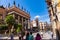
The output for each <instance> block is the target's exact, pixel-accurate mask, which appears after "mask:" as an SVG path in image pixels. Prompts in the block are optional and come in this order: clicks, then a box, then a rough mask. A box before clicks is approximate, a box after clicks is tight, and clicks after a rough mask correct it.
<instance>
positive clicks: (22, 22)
mask: <svg viewBox="0 0 60 40" xmlns="http://www.w3.org/2000/svg"><path fill="white" fill-rule="evenodd" d="M22 27H23V17H22Z"/></svg>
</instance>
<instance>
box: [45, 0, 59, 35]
mask: <svg viewBox="0 0 60 40" xmlns="http://www.w3.org/2000/svg"><path fill="white" fill-rule="evenodd" d="M46 2H47V5H48V12H49V17H50V21H51V26H52V28H53V33H54V34H56V29H58V30H59V29H60V0H46Z"/></svg>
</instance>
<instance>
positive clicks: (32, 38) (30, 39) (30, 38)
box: [29, 32, 34, 40]
mask: <svg viewBox="0 0 60 40" xmlns="http://www.w3.org/2000/svg"><path fill="white" fill-rule="evenodd" d="M29 40H34V37H33V35H32V32H30V35H29Z"/></svg>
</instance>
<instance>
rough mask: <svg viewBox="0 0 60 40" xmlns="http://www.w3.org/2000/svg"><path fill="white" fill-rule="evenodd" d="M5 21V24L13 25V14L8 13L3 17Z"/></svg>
mask: <svg viewBox="0 0 60 40" xmlns="http://www.w3.org/2000/svg"><path fill="white" fill-rule="evenodd" d="M5 21H6V23H7V24H11V25H13V24H14V23H15V19H14V18H13V15H8V16H7V17H6V18H5Z"/></svg>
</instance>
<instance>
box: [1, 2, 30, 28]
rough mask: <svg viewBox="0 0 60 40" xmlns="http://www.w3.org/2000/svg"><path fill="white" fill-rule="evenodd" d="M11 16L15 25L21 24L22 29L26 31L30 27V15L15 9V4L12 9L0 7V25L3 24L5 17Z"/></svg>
mask: <svg viewBox="0 0 60 40" xmlns="http://www.w3.org/2000/svg"><path fill="white" fill-rule="evenodd" d="M9 14H11V15H13V17H14V18H15V20H16V22H17V23H21V24H22V27H24V28H25V29H28V27H30V14H28V13H27V12H25V11H23V10H21V9H20V8H19V7H16V5H15V3H14V5H13V6H12V7H8V8H4V7H3V6H0V24H3V23H4V19H5V17H6V16H7V15H9Z"/></svg>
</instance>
